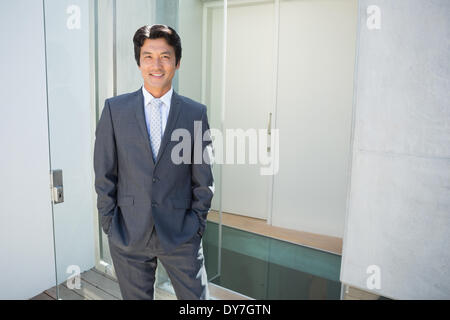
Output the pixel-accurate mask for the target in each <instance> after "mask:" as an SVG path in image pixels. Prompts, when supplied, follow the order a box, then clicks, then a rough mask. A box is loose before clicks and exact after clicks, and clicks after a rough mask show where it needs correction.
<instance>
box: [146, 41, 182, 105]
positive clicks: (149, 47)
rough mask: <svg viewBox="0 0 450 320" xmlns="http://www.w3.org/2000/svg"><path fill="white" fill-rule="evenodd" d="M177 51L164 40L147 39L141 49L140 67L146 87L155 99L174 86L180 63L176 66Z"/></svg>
mask: <svg viewBox="0 0 450 320" xmlns="http://www.w3.org/2000/svg"><path fill="white" fill-rule="evenodd" d="M175 60H176V59H175V50H174V48H173V47H172V46H169V45H168V44H167V42H166V39H164V38H158V39H146V40H145V41H144V44H143V45H142V47H141V56H140V67H139V70H141V73H142V78H143V79H144V86H145V89H147V91H149V92H150V93H151V94H152V95H153V96H154V97H155V98H159V97H161V96H163V95H164V94H165V93H166V92H167V91H169V90H170V87H171V86H172V78H173V76H174V75H175V71H176V70H177V69H178V68H179V67H180V63H178V65H175Z"/></svg>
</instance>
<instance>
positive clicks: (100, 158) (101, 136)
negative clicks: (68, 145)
mask: <svg viewBox="0 0 450 320" xmlns="http://www.w3.org/2000/svg"><path fill="white" fill-rule="evenodd" d="M95 136H96V139H95V146H94V171H95V191H96V192H97V209H98V212H99V215H100V219H101V225H102V228H103V231H104V232H105V233H108V232H109V228H110V225H111V220H112V216H113V215H114V210H115V208H116V199H117V180H118V179H117V150H116V140H115V136H114V128H113V123H112V118H111V110H110V106H109V102H108V100H106V101H105V107H104V108H103V111H102V115H101V117H100V120H99V122H98V124H97V129H96V132H95Z"/></svg>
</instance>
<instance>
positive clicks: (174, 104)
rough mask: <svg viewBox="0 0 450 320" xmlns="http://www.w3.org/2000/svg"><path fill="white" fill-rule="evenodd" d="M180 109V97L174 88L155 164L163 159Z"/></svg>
mask: <svg viewBox="0 0 450 320" xmlns="http://www.w3.org/2000/svg"><path fill="white" fill-rule="evenodd" d="M180 110H181V102H180V97H179V96H178V94H177V93H176V92H175V90H174V91H173V93H172V99H171V101H170V111H169V116H168V118H167V124H166V128H165V129H164V134H163V137H162V140H161V146H160V147H159V152H158V157H157V158H156V163H155V166H156V165H157V164H158V162H159V160H160V159H161V156H162V154H163V153H164V149H165V148H166V146H167V143H168V142H169V141H170V137H171V135H172V131H173V130H174V127H175V124H176V123H177V120H178V116H179V114H180Z"/></svg>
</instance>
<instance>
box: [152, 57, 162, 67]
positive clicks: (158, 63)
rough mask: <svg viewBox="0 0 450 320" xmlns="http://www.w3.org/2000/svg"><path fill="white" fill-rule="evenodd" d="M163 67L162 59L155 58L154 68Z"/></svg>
mask: <svg viewBox="0 0 450 320" xmlns="http://www.w3.org/2000/svg"><path fill="white" fill-rule="evenodd" d="M160 66H161V59H160V58H155V59H153V67H157V68H158V67H160Z"/></svg>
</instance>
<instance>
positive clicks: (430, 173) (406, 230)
mask: <svg viewBox="0 0 450 320" xmlns="http://www.w3.org/2000/svg"><path fill="white" fill-rule="evenodd" d="M369 5H377V6H378V8H379V17H380V29H369V28H368V26H367V20H368V19H369V17H370V16H373V15H374V13H373V11H371V13H370V14H367V9H368V6H369ZM369 20H370V19H369ZM370 21H371V20H370ZM370 21H369V22H370ZM369 25H373V23H369ZM359 28H360V35H359V39H358V42H359V44H358V52H359V54H358V67H357V74H356V77H357V78H356V95H355V107H354V112H355V114H354V122H355V125H354V142H353V158H352V178H351V188H350V198H349V204H348V215H347V222H346V232H345V238H344V250H343V257H342V267H341V281H342V282H344V283H346V284H349V285H352V286H354V287H358V288H361V289H363V290H369V291H373V292H375V293H377V294H381V295H383V296H387V297H391V298H395V299H449V298H450V250H449V244H450V105H449V101H450V91H449V83H450V69H449V61H450V51H449V50H448V44H449V43H450V35H449V30H450V2H449V1H447V0H437V1H433V2H428V1H421V0H397V1H382V0H370V1H366V0H364V1H360V9H359ZM370 266H374V267H371V268H373V269H369V270H368V268H369V267H370ZM368 271H369V272H368ZM376 279H379V282H377V281H376ZM368 280H369V282H368ZM370 280H372V281H370ZM368 283H369V286H367V284H368Z"/></svg>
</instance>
